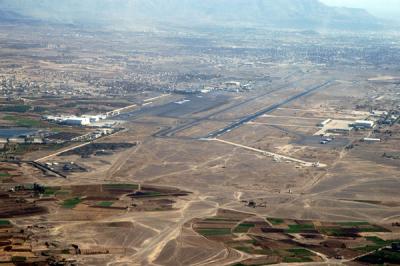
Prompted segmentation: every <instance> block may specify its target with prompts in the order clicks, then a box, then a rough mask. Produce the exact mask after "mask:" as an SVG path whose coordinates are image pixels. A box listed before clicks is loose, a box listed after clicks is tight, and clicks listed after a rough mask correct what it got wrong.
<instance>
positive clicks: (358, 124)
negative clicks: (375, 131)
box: [352, 120, 375, 128]
mask: <svg viewBox="0 0 400 266" xmlns="http://www.w3.org/2000/svg"><path fill="white" fill-rule="evenodd" d="M374 125H375V122H374V121H369V120H357V121H355V122H354V124H352V126H353V127H355V128H373V127H374Z"/></svg>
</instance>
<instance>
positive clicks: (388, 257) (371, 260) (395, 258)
mask: <svg viewBox="0 0 400 266" xmlns="http://www.w3.org/2000/svg"><path fill="white" fill-rule="evenodd" d="M358 260H359V261H361V262H364V263H368V264H379V265H383V264H393V265H399V264H400V252H396V251H394V250H390V249H383V250H379V251H376V252H374V253H372V254H369V255H366V256H364V257H361V258H359V259H358Z"/></svg>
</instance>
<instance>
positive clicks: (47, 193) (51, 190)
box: [43, 187, 60, 196]
mask: <svg viewBox="0 0 400 266" xmlns="http://www.w3.org/2000/svg"><path fill="white" fill-rule="evenodd" d="M58 191H60V188H59V187H46V188H45V189H44V193H43V195H45V196H52V195H55V194H56V193H57V192H58Z"/></svg>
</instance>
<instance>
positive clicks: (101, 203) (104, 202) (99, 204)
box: [97, 201, 114, 207]
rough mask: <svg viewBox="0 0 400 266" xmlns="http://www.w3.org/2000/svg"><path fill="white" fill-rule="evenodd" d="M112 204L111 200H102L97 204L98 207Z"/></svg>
mask: <svg viewBox="0 0 400 266" xmlns="http://www.w3.org/2000/svg"><path fill="white" fill-rule="evenodd" d="M113 204H114V202H112V201H102V202H99V203H98V204H97V206H99V207H111V206H112V205H113Z"/></svg>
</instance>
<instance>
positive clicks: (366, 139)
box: [362, 138, 381, 143]
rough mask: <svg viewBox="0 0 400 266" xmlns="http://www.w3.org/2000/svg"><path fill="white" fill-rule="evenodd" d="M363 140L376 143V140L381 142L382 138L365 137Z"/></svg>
mask: <svg viewBox="0 0 400 266" xmlns="http://www.w3.org/2000/svg"><path fill="white" fill-rule="evenodd" d="M362 141H363V142H368V143H374V142H381V139H378V138H363V139H362Z"/></svg>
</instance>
